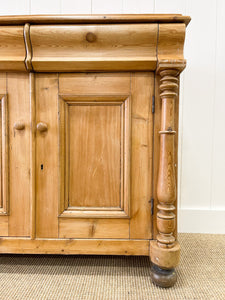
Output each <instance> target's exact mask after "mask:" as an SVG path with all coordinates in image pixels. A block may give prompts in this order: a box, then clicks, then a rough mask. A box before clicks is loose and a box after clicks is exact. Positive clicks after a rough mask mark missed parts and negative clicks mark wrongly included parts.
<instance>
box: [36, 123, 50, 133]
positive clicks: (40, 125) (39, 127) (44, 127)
mask: <svg viewBox="0 0 225 300" xmlns="http://www.w3.org/2000/svg"><path fill="white" fill-rule="evenodd" d="M37 130H38V131H40V132H45V131H47V130H48V125H47V124H46V123H43V122H40V123H38V124H37Z"/></svg>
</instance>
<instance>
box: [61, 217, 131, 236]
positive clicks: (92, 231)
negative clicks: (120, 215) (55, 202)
mask: <svg viewBox="0 0 225 300" xmlns="http://www.w3.org/2000/svg"><path fill="white" fill-rule="evenodd" d="M59 238H86V239H128V238H129V220H127V219H124V220H121V219H111V220H108V219H87V218H86V219H63V218H61V219H60V220H59Z"/></svg>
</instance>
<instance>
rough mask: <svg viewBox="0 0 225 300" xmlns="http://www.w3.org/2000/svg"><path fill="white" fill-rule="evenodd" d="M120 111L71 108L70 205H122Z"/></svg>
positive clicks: (116, 107)
mask: <svg viewBox="0 0 225 300" xmlns="http://www.w3.org/2000/svg"><path fill="white" fill-rule="evenodd" d="M120 110H121V108H120V106H119V105H96V106H93V105H91V106H87V105H70V106H69V111H68V116H69V117H68V122H69V125H68V127H69V132H68V135H69V137H68V138H69V141H68V143H69V158H68V159H69V162H70V164H69V165H70V166H69V168H70V171H69V206H85V207H87V206H89V207H99V206H101V207H119V206H120V201H121V195H120V181H121V178H120V147H121V136H120V131H121V129H120V128H121V116H120V115H121V112H120ZM84 133H85V134H84ZM100 182H101V184H99V183H100Z"/></svg>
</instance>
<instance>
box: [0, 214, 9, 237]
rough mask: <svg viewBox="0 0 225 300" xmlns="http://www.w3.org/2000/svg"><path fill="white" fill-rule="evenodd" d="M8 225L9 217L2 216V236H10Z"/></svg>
mask: <svg viewBox="0 0 225 300" xmlns="http://www.w3.org/2000/svg"><path fill="white" fill-rule="evenodd" d="M8 224H9V217H8V216H0V236H8V234H9V231H8Z"/></svg>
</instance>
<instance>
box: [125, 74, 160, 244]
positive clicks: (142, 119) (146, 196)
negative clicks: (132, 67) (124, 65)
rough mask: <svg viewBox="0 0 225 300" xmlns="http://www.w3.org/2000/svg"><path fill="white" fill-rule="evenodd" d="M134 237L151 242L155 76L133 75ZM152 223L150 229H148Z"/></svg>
mask: <svg viewBox="0 0 225 300" xmlns="http://www.w3.org/2000/svg"><path fill="white" fill-rule="evenodd" d="M131 92H132V155H131V156H132V162H131V168H132V169H131V178H132V179H131V221H130V238H142V239H150V238H151V237H152V228H151V207H150V199H151V196H152V186H151V183H152V152H153V151H152V150H153V149H152V135H153V127H152V125H153V119H152V112H151V104H152V95H153V92H154V75H153V74H152V73H133V74H132V80H131ZM147 224H149V225H148V226H146V225H147Z"/></svg>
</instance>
